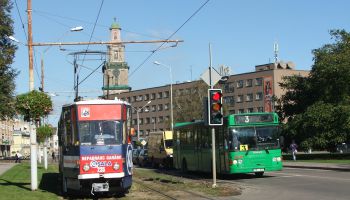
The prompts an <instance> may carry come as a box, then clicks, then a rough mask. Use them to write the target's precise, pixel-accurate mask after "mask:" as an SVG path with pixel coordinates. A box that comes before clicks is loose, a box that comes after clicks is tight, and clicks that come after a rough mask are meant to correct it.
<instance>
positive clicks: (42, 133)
mask: <svg viewBox="0 0 350 200" xmlns="http://www.w3.org/2000/svg"><path fill="white" fill-rule="evenodd" d="M52 134H53V128H52V127H51V126H50V125H48V124H45V125H43V126H40V127H38V128H37V129H36V138H37V140H38V142H39V143H43V142H44V141H45V139H46V138H48V137H51V136H52Z"/></svg>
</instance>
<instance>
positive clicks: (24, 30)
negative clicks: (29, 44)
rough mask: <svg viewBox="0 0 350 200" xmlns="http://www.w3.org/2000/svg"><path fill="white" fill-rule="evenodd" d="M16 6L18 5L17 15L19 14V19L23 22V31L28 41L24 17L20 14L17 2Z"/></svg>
mask: <svg viewBox="0 0 350 200" xmlns="http://www.w3.org/2000/svg"><path fill="white" fill-rule="evenodd" d="M15 4H16V8H17V13H18V16H19V19H20V20H21V24H22V29H23V32H24V35H25V36H26V40H28V37H27V32H26V29H25V27H24V23H23V20H22V16H21V13H20V12H19V9H18V5H17V0H15Z"/></svg>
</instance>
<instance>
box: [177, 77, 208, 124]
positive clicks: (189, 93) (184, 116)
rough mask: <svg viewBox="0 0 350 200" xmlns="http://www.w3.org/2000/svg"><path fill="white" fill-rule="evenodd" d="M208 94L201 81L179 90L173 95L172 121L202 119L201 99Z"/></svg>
mask: <svg viewBox="0 0 350 200" xmlns="http://www.w3.org/2000/svg"><path fill="white" fill-rule="evenodd" d="M207 96H208V86H207V85H206V84H205V83H204V82H203V81H197V82H195V85H194V87H192V88H188V89H184V90H182V91H181V92H180V91H179V92H178V93H177V94H175V95H174V121H175V122H188V121H192V120H195V119H203V113H204V109H203V108H204V106H203V101H204V100H206V97H207Z"/></svg>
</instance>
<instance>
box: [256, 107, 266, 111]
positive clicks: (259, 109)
mask: <svg viewBox="0 0 350 200" xmlns="http://www.w3.org/2000/svg"><path fill="white" fill-rule="evenodd" d="M256 109H257V111H258V112H264V108H263V107H257V108H256Z"/></svg>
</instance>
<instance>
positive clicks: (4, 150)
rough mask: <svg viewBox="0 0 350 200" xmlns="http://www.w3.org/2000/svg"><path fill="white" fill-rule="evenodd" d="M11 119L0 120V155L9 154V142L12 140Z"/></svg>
mask: <svg viewBox="0 0 350 200" xmlns="http://www.w3.org/2000/svg"><path fill="white" fill-rule="evenodd" d="M12 135H13V120H3V121H0V136H1V138H0V157H7V156H10V155H11V150H10V148H11V144H12V142H13V138H12Z"/></svg>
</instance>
